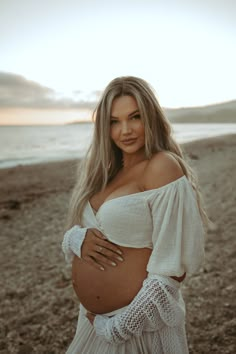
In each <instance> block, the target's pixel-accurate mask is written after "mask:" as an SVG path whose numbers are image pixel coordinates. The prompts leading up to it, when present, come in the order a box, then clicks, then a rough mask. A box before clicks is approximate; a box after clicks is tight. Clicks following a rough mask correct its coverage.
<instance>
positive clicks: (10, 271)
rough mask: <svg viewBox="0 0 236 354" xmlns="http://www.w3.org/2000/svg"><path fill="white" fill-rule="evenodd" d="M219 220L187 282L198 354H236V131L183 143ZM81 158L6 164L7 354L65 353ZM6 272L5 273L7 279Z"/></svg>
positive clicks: (2, 195) (1, 190) (1, 338)
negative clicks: (69, 226)
mask: <svg viewBox="0 0 236 354" xmlns="http://www.w3.org/2000/svg"><path fill="white" fill-rule="evenodd" d="M181 147H182V149H183V151H184V154H185V156H187V158H188V160H189V162H190V165H191V167H193V169H194V171H196V173H197V176H198V180H199V184H200V187H201V191H202V194H203V198H204V202H205V206H206V209H207V213H208V215H209V218H210V220H211V221H212V225H211V226H210V227H209V229H208V231H207V234H206V247H205V249H206V257H205V263H204V265H203V266H202V268H201V269H200V271H199V272H198V273H197V274H194V275H193V276H190V277H187V279H186V280H185V282H184V284H183V285H182V289H183V295H184V299H185V302H186V307H187V334H188V342H189V351H190V354H205V353H212V352H215V353H218V354H225V353H227V354H229V353H230V354H231V353H232V354H233V353H235V335H236V333H235V330H234V328H235V325H236V320H235V311H236V308H235V297H236V289H235V286H234V269H235V268H236V258H235V252H236V239H235V234H236V224H235V215H236V205H235V187H234V184H235V183H234V176H235V175H236V160H235V155H236V134H230V135H227V136H218V137H213V138H208V139H202V140H198V141H193V142H188V143H184V144H181ZM78 162H79V161H78V160H66V161H61V162H49V163H43V164H37V165H27V166H18V167H12V168H6V169H0V224H1V228H0V230H1V232H0V247H1V249H2V254H1V259H0V266H1V270H2V273H3V274H4V277H2V278H1V279H0V301H1V304H2V306H1V316H0V317H1V318H0V333H2V335H0V353H2V354H5V353H12V354H19V353H25V354H27V353H34V352H35V353H42V354H48V353H49V352H53V353H57V354H63V353H65V351H66V348H67V347H68V345H69V343H70V342H71V340H72V338H73V336H74V333H75V329H76V322H77V317H78V310H79V304H78V300H77V298H76V296H75V294H74V291H73V287H72V284H71V273H70V268H67V267H66V263H65V260H64V257H63V254H62V251H61V242H62V238H63V233H64V227H65V220H66V213H67V208H68V203H69V199H70V193H71V190H72V188H73V185H74V182H75V178H76V173H75V171H76V169H77V166H78ZM3 278H4V279H3Z"/></svg>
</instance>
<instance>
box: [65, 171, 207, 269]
mask: <svg viewBox="0 0 236 354" xmlns="http://www.w3.org/2000/svg"><path fill="white" fill-rule="evenodd" d="M88 228H97V229H98V230H100V231H101V232H102V233H103V234H104V236H106V237H107V239H108V240H109V241H111V242H113V243H115V244H117V245H120V246H125V247H134V248H143V247H148V248H152V249H153V252H152V254H151V257H150V260H149V262H148V265H147V270H148V272H151V273H154V274H159V275H167V276H169V275H172V276H181V275H182V274H183V273H184V272H186V273H188V274H190V273H194V272H195V271H197V270H198V268H199V267H200V265H201V264H202V261H203V258H204V230H203V226H202V220H201V217H200V214H199V209H198V205H197V201H196V196H195V193H194V191H193V189H192V186H191V184H190V183H189V181H188V179H187V178H186V177H185V176H183V177H181V178H179V179H177V180H175V181H173V182H171V183H169V184H167V185H165V186H163V187H160V188H157V189H152V190H148V191H144V192H140V193H135V194H130V195H126V196H123V197H118V198H114V199H111V200H108V201H106V202H104V203H103V204H102V206H101V207H100V208H99V210H98V212H97V213H96V215H95V213H94V211H93V209H92V208H91V205H90V204H89V203H87V205H86V207H85V210H84V213H83V218H82V227H80V226H79V225H77V226H74V227H73V228H72V229H70V230H69V231H67V233H66V234H65V238H64V240H63V245H62V248H63V251H64V253H65V255H66V257H67V258H68V260H70V259H71V257H72V255H73V253H74V254H76V255H77V256H78V257H80V247H81V245H82V243H83V240H84V237H85V234H86V231H87V229H88Z"/></svg>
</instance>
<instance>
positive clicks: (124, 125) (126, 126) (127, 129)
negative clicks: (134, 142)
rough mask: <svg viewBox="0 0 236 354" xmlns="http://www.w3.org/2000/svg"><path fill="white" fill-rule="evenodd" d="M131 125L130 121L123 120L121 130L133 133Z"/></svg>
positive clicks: (124, 132)
mask: <svg viewBox="0 0 236 354" xmlns="http://www.w3.org/2000/svg"><path fill="white" fill-rule="evenodd" d="M131 130H132V129H131V127H130V125H129V123H127V122H123V123H122V125H121V132H122V134H129V133H131Z"/></svg>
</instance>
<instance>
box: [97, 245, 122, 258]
mask: <svg viewBox="0 0 236 354" xmlns="http://www.w3.org/2000/svg"><path fill="white" fill-rule="evenodd" d="M105 246H106V247H104V246H101V245H97V246H96V247H95V252H96V253H97V256H96V258H97V257H99V255H102V256H103V259H108V261H109V260H111V261H112V260H118V261H120V262H123V260H124V259H123V258H122V256H121V255H120V254H117V251H116V250H115V249H113V250H111V249H108V248H107V247H108V245H107V244H105ZM109 246H110V245H109ZM99 258H100V257H99ZM99 258H98V259H99Z"/></svg>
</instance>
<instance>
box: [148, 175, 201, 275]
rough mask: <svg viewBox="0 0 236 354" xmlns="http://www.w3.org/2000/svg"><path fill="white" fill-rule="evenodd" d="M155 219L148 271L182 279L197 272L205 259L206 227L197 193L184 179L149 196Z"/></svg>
mask: <svg viewBox="0 0 236 354" xmlns="http://www.w3.org/2000/svg"><path fill="white" fill-rule="evenodd" d="M148 204H149V207H150V210H151V214H152V219H153V233H152V243H153V251H152V254H151V256H150V259H149V262H148V265H147V271H148V272H149V273H152V274H159V275H166V276H181V275H182V274H183V273H185V272H186V273H194V272H196V271H197V270H198V269H199V267H200V266H201V264H202V262H203V259H204V228H203V224H202V219H201V216H200V213H199V209H198V204H197V200H196V195H195V192H194V190H193V188H192V186H191V184H190V182H189V181H188V179H187V178H186V177H185V176H183V177H181V178H179V179H178V180H176V181H173V182H171V183H169V184H167V185H165V186H163V187H161V188H158V189H156V190H155V191H154V193H151V195H150V196H149V197H148Z"/></svg>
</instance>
